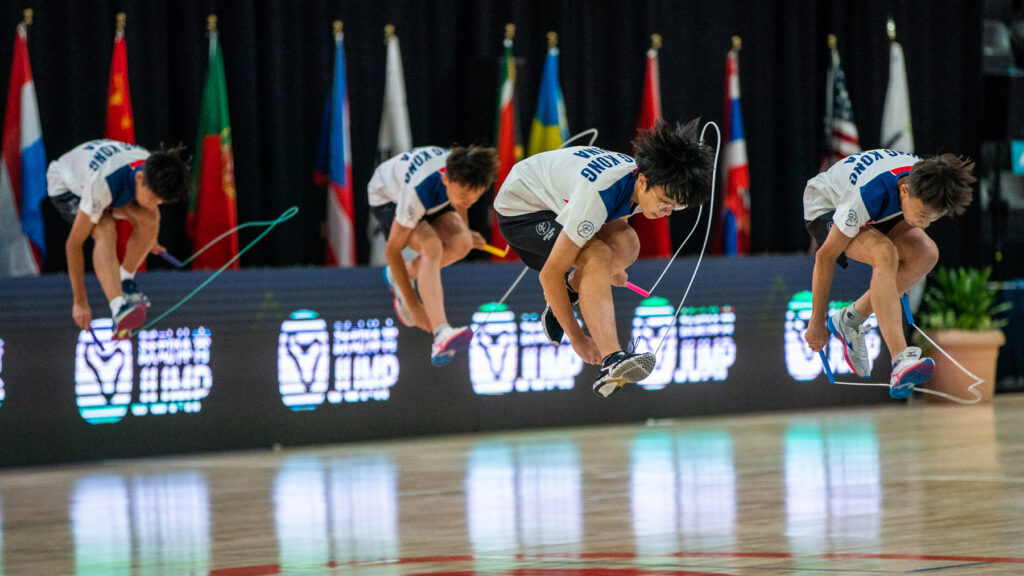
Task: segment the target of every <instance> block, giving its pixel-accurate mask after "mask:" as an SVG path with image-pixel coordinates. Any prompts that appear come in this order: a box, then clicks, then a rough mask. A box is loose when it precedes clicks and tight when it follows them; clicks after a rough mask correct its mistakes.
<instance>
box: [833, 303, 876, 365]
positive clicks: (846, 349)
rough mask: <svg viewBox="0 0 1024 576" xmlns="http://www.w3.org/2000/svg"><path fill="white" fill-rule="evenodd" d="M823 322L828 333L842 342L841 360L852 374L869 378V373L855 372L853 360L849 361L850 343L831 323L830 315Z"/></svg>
mask: <svg viewBox="0 0 1024 576" xmlns="http://www.w3.org/2000/svg"><path fill="white" fill-rule="evenodd" d="M825 323H826V324H827V325H828V331H829V333H830V334H832V335H833V336H835V337H836V338H838V339H839V341H840V342H842V343H843V360H845V361H846V365H847V366H849V367H850V370H851V371H852V372H853V374H854V375H855V376H857V377H858V378H871V374H861V373H860V372H857V369H856V368H854V367H853V362H850V354H849V352H850V345H849V344H847V343H846V339H845V338H843V335H842V334H840V333H839V330H837V329H836V325H835V324H833V323H832V317H831V316H829V317H828V319H827V320H826V322H825Z"/></svg>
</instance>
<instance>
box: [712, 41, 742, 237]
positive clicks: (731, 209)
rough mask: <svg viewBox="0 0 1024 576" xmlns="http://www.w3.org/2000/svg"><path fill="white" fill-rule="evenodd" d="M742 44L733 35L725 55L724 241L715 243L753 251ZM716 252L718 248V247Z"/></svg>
mask: <svg viewBox="0 0 1024 576" xmlns="http://www.w3.org/2000/svg"><path fill="white" fill-rule="evenodd" d="M739 51H740V44H739V38H737V37H733V49H732V50H730V51H729V55H728V57H727V58H726V64H725V75H726V92H725V121H724V125H725V134H726V137H727V138H728V141H727V143H726V147H725V178H724V181H723V182H722V190H723V195H724V198H723V201H722V204H723V205H722V224H721V230H722V235H721V240H720V241H719V242H716V245H718V244H720V246H716V248H718V247H720V248H721V250H720V253H724V254H746V253H748V252H750V192H749V190H750V171H749V169H748V167H747V142H746V140H745V139H744V137H743V116H742V114H740V57H739ZM716 251H717V250H716Z"/></svg>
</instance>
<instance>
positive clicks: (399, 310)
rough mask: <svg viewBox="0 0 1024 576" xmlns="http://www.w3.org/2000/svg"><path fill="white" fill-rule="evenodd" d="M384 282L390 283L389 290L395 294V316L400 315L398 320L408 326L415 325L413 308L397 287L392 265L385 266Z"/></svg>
mask: <svg viewBox="0 0 1024 576" xmlns="http://www.w3.org/2000/svg"><path fill="white" fill-rule="evenodd" d="M384 283H385V284H387V285H388V290H391V293H392V294H393V295H394V296H395V301H394V305H395V316H398V321H399V322H401V323H402V324H404V325H406V326H415V325H416V320H415V319H414V318H413V316H412V310H409V306H407V305H406V304H405V298H402V291H401V290H398V289H397V288H395V277H394V276H392V275H391V266H385V267H384Z"/></svg>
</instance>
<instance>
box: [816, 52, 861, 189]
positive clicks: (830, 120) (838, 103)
mask: <svg viewBox="0 0 1024 576" xmlns="http://www.w3.org/2000/svg"><path fill="white" fill-rule="evenodd" d="M828 45H829V51H830V52H831V62H830V64H829V68H828V77H827V79H826V81H825V132H824V134H825V139H824V144H823V146H822V155H821V156H822V160H821V171H822V172H824V171H825V170H828V169H829V168H830V167H831V166H832V165H833V164H835V163H836V162H838V161H840V160H842V159H843V158H846V157H847V156H850V155H851V154H856V153H858V152H860V151H861V149H860V138H859V137H858V135H857V125H856V124H854V122H853V105H852V104H851V103H850V94H849V92H847V91H846V75H845V74H844V73H843V68H842V66H841V65H840V63H839V50H838V49H837V48H836V37H835V36H833V35H831V34H830V35H829V38H828Z"/></svg>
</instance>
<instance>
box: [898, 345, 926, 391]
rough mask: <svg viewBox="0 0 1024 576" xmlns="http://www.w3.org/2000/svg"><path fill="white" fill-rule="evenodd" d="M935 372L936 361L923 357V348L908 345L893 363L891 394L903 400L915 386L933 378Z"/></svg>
mask: <svg viewBox="0 0 1024 576" xmlns="http://www.w3.org/2000/svg"><path fill="white" fill-rule="evenodd" d="M934 372H935V361H934V360H932V359H931V358H921V349H920V348H918V347H917V346H908V347H907V349H906V350H904V351H903V352H900V353H899V354H897V355H896V358H895V359H894V360H893V363H892V376H890V377H889V396H890V397H892V398H896V399H897V400H902V399H904V398H906V397H907V396H910V394H911V393H912V392H913V391H914V386H916V385H918V384H924V383H925V382H927V381H929V380H931V379H932V374H933V373H934Z"/></svg>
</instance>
